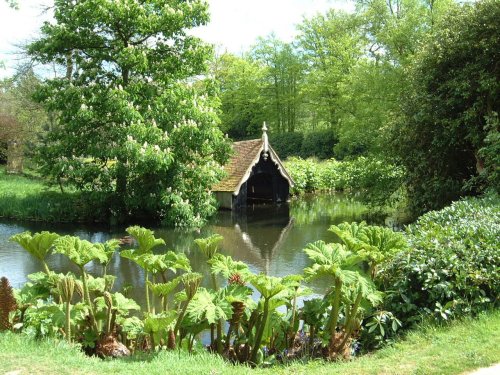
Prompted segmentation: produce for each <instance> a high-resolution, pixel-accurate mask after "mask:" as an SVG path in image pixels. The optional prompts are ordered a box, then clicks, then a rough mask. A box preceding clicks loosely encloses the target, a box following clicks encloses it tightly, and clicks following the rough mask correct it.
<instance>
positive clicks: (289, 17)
mask: <svg viewBox="0 0 500 375" xmlns="http://www.w3.org/2000/svg"><path fill="white" fill-rule="evenodd" d="M208 2H209V5H210V13H211V21H210V24H208V25H207V26H203V27H200V28H198V29H197V30H194V32H193V33H194V34H195V35H197V36H199V37H200V38H202V39H204V40H206V41H207V42H209V43H213V44H214V45H215V46H216V48H217V50H218V51H220V52H224V51H228V52H231V53H235V54H240V53H242V52H244V51H246V50H248V48H249V47H250V46H252V45H253V44H254V43H255V41H256V39H257V37H259V36H266V35H269V34H271V33H275V34H276V36H277V37H278V38H279V39H281V40H283V41H287V42H288V41H291V40H292V39H293V37H294V36H295V35H296V27H295V26H296V25H297V24H299V23H300V22H301V21H302V19H303V18H304V17H307V18H309V17H312V16H314V15H316V14H317V13H324V12H326V11H327V10H328V9H330V8H337V9H345V10H350V9H352V8H353V5H352V2H350V1H348V0H251V1H249V0H208ZM51 3H52V1H51V0H19V4H20V6H19V10H13V9H10V8H9V7H8V6H7V4H6V2H5V1H4V0H0V61H3V64H4V65H5V67H4V68H0V78H3V77H7V76H9V75H11V74H12V73H13V68H14V67H15V65H16V62H17V59H18V58H19V56H18V55H17V54H16V53H15V51H16V45H19V44H24V43H26V42H27V41H30V40H33V39H34V38H36V36H37V34H38V30H39V28H40V26H41V25H42V23H43V22H44V21H46V20H50V15H49V14H47V13H45V14H44V13H43V11H42V10H43V7H44V5H45V6H47V5H50V4H51Z"/></svg>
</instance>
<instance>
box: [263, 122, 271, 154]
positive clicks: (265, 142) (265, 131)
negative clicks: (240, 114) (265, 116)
mask: <svg viewBox="0 0 500 375" xmlns="http://www.w3.org/2000/svg"><path fill="white" fill-rule="evenodd" d="M262 142H263V143H264V149H263V150H262V152H263V154H264V155H263V156H264V160H267V155H268V154H269V139H268V137H267V126H266V122H265V121H264V124H263V125H262Z"/></svg>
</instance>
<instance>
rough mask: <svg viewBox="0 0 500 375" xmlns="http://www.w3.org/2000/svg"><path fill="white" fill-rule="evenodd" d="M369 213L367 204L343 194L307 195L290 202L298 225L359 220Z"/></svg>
mask: <svg viewBox="0 0 500 375" xmlns="http://www.w3.org/2000/svg"><path fill="white" fill-rule="evenodd" d="M367 213H368V209H367V208H366V206H364V205H363V204H361V203H360V202H358V201H356V200H355V199H352V198H347V197H345V196H343V195H332V194H324V195H305V196H303V197H301V198H298V199H293V200H292V201H291V202H290V215H291V216H293V217H294V219H295V221H296V223H297V225H307V224H313V223H319V222H324V223H328V224H330V225H332V224H338V223H341V222H343V221H359V220H360V218H362V217H363V216H364V215H366V214H367Z"/></svg>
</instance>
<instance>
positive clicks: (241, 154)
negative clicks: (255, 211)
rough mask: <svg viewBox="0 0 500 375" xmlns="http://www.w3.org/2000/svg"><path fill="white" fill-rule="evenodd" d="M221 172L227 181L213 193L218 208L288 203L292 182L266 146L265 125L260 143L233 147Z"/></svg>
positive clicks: (216, 186) (240, 143)
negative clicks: (229, 158) (230, 155)
mask: <svg viewBox="0 0 500 375" xmlns="http://www.w3.org/2000/svg"><path fill="white" fill-rule="evenodd" d="M224 168H225V170H226V173H227V176H226V178H225V179H223V180H222V181H220V182H219V183H218V184H217V185H215V186H214V187H213V189H212V190H213V192H214V193H215V197H216V198H217V201H218V202H219V207H220V208H225V209H230V210H232V209H235V208H239V207H243V206H246V205H247V204H249V203H250V204H253V203H259V202H262V203H265V202H269V203H271V202H273V203H279V202H286V201H287V200H288V197H289V195H290V187H292V186H293V180H292V178H291V177H290V175H289V174H288V172H287V171H286V169H285V167H284V166H283V164H282V163H281V160H280V158H279V157H278V155H277V154H276V152H275V151H274V150H273V148H272V147H271V145H270V144H269V140H268V137H267V128H266V123H264V126H263V128H262V138H261V139H252V140H249V141H241V142H235V143H233V156H232V157H231V160H230V161H229V163H228V164H226V166H225V167H224Z"/></svg>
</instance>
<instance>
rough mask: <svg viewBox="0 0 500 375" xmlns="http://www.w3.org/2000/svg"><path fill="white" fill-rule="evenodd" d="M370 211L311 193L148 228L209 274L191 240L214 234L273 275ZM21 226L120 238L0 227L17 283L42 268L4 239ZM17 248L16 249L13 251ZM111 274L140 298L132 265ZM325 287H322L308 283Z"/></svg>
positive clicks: (55, 261)
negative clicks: (198, 222)
mask: <svg viewBox="0 0 500 375" xmlns="http://www.w3.org/2000/svg"><path fill="white" fill-rule="evenodd" d="M369 214H370V212H369V211H368V210H367V209H366V208H365V207H364V206H363V205H361V204H360V203H359V202H357V201H355V200H352V199H347V198H345V197H342V196H335V195H314V196H305V197H302V198H300V199H295V200H293V201H292V202H290V204H282V205H278V206H276V205H261V206H248V207H246V208H245V209H243V210H241V211H222V212H219V214H218V215H217V216H216V217H215V218H214V219H213V221H212V222H211V223H209V225H207V226H205V227H204V228H202V229H200V230H178V229H177V230H174V229H169V228H153V229H154V230H155V233H156V236H157V237H160V238H163V239H164V240H165V243H166V246H165V247H161V248H158V249H156V250H155V252H158V253H161V252H164V251H166V250H174V251H176V252H182V253H184V254H186V255H187V256H188V258H189V259H190V261H191V264H192V267H193V270H194V271H197V272H201V273H204V274H208V273H209V269H208V266H207V263H206V259H205V257H204V256H203V254H201V253H200V252H199V251H198V250H197V249H196V246H195V245H194V240H195V239H196V238H200V237H208V236H209V235H211V234H214V233H218V234H220V235H222V236H223V237H224V241H223V242H222V244H221V252H222V253H223V254H225V255H230V256H232V257H233V258H234V259H235V260H241V261H244V262H246V263H247V264H248V265H249V267H250V269H251V270H252V271H253V272H256V273H258V272H265V273H267V274H269V275H273V276H285V275H289V274H293V273H302V270H303V268H304V267H306V266H308V265H309V263H308V259H307V256H306V255H305V254H304V252H303V251H302V249H303V248H304V247H305V245H306V244H307V243H310V242H314V241H317V240H324V241H327V242H332V241H335V240H336V239H335V236H334V235H333V234H332V233H330V232H328V228H329V227H330V225H332V224H338V223H340V222H343V221H360V220H363V219H368V220H367V221H368V222H370V223H373V222H374V221H373V219H372V218H370V217H369V216H368V215H369ZM24 230H30V231H32V232H37V231H42V230H49V231H54V232H57V233H59V234H71V235H77V236H79V237H81V238H82V239H87V240H90V241H92V242H104V241H106V240H108V239H110V238H120V237H123V236H124V235H125V234H126V232H125V228H115V229H112V230H111V229H105V230H103V228H99V227H95V228H92V227H91V228H88V227H81V226H80V227H75V226H68V225H63V226H61V225H47V224H29V225H15V224H5V225H3V224H2V225H0V260H1V261H2V264H0V271H2V272H4V273H5V274H6V276H7V277H9V278H11V277H12V278H13V279H12V280H13V281H14V282H15V283H16V284H17V285H20V284H22V283H24V282H25V281H26V276H27V275H28V274H30V273H33V272H37V271H40V270H41V267H40V265H39V263H38V262H36V261H33V260H32V259H29V258H28V257H27V256H26V254H25V253H24V251H23V250H22V249H21V248H20V247H19V246H18V245H17V244H13V243H10V242H8V238H9V237H10V236H11V235H13V234H15V233H19V232H22V231H24ZM17 250H18V251H17ZM48 262H49V265H50V268H51V269H54V270H55V271H56V272H67V271H68V270H72V271H73V272H76V271H77V270H76V269H72V268H71V265H70V264H69V263H68V262H67V261H66V260H65V259H64V257H62V256H57V255H53V256H51V257H50V258H49V259H48ZM88 271H89V272H90V273H91V274H93V275H95V276H97V275H100V274H101V273H102V268H101V266H100V265H98V264H93V263H91V264H90V265H89V266H88ZM109 271H110V273H112V274H114V275H116V276H117V280H116V283H115V286H116V288H118V289H119V288H122V287H123V286H125V285H127V284H132V285H133V286H134V287H133V288H132V290H131V297H133V298H135V299H136V300H138V301H142V300H143V299H144V296H143V295H142V294H143V293H142V292H141V291H142V290H143V289H144V288H143V285H142V283H143V279H144V277H143V274H142V270H141V269H140V268H139V267H137V265H136V264H134V263H133V262H131V261H129V260H128V259H123V258H121V257H120V256H119V254H115V256H114V257H113V259H112V261H111V264H110V269H109ZM315 286H317V287H319V288H324V287H325V286H324V285H313V287H315Z"/></svg>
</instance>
